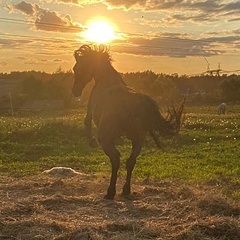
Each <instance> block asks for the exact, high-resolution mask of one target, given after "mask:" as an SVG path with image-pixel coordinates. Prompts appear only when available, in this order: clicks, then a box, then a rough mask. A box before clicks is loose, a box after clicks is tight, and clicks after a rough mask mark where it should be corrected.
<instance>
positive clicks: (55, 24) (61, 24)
mask: <svg viewBox="0 0 240 240" xmlns="http://www.w3.org/2000/svg"><path fill="white" fill-rule="evenodd" d="M12 9H14V10H18V11H20V12H22V13H23V14H26V15H28V16H29V17H28V21H29V20H30V21H31V22H34V23H35V29H36V30H43V31H53V32H80V31H82V28H81V26H79V24H77V23H74V22H73V21H72V18H71V16H70V15H66V16H60V15H59V14H58V13H57V12H55V11H49V10H46V9H43V8H41V7H40V6H38V5H36V4H32V3H27V2H25V1H22V2H20V3H18V4H16V5H13V6H12Z"/></svg>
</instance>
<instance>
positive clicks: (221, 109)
mask: <svg viewBox="0 0 240 240" xmlns="http://www.w3.org/2000/svg"><path fill="white" fill-rule="evenodd" d="M217 110H218V114H225V112H226V110H227V104H226V103H221V104H220V105H219V106H218V107H217Z"/></svg>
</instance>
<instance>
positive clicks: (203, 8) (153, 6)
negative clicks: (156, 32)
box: [105, 0, 240, 22]
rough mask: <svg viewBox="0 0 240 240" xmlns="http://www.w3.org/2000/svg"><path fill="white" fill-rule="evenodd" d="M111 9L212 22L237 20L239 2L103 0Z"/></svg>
mask: <svg viewBox="0 0 240 240" xmlns="http://www.w3.org/2000/svg"><path fill="white" fill-rule="evenodd" d="M105 3H106V4H107V5H108V6H109V5H110V6H111V7H112V8H113V7H120V6H122V7H125V8H134V7H138V8H139V7H141V9H142V10H144V11H155V12H169V18H171V17H172V18H174V19H177V20H179V21H194V22H204V21H205V22H207V21H210V22H213V21H216V20H219V18H226V17H227V20H229V21H231V20H232V19H233V21H234V19H235V21H236V19H237V20H238V18H239V17H238V15H239V14H240V1H225V0H200V1H199V0H193V1H192V0H161V1H160V0H132V1H128V0H120V1H119V0H105Z"/></svg>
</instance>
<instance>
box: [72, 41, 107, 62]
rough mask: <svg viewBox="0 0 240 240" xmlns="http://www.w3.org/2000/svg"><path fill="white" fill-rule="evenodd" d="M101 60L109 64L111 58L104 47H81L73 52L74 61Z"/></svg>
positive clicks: (101, 45)
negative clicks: (83, 58) (80, 59)
mask: <svg viewBox="0 0 240 240" xmlns="http://www.w3.org/2000/svg"><path fill="white" fill-rule="evenodd" d="M84 56H86V57H90V58H96V57H97V58H101V60H104V61H108V62H111V61H112V59H111V56H110V51H109V48H108V47H107V46H106V45H103V44H100V45H92V46H91V45H87V44H85V45H82V46H81V47H80V48H79V49H78V50H76V51H75V52H74V57H75V59H76V61H78V60H79V58H81V57H84Z"/></svg>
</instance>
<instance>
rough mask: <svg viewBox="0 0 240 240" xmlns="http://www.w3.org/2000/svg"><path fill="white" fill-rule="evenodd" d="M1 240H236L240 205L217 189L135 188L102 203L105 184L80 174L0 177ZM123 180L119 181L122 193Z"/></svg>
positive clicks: (163, 183)
mask: <svg viewBox="0 0 240 240" xmlns="http://www.w3.org/2000/svg"><path fill="white" fill-rule="evenodd" d="M0 182H1V183H0V197H1V205H0V210H1V212H0V239H9V240H11V239H25V240H30V239H31V240H32V239H44V240H45V239H50V240H51V239H52V240H104V239H110V240H122V239H126V240H132V239H134V240H135V239H137V240H138V239H139V240H140V239H141V240H145V239H146V240H147V239H158V240H193V239H194V240H200V239H201V240H202V239H204V240H214V239H221V240H239V239H240V202H239V201H233V200H232V199H228V198H226V197H224V196H222V195H221V194H220V191H219V189H217V188H216V186H209V185H206V186H200V185H197V186H191V185H189V186H183V185H181V184H180V183H177V182H171V181H160V182H155V183H148V184H144V183H140V182H139V183H133V186H132V187H133V191H134V192H133V195H132V198H131V200H126V199H123V198H122V197H121V196H120V195H117V196H116V198H115V200H113V201H108V200H104V199H103V196H104V193H105V191H106V189H107V184H108V180H107V179H105V178H103V177H96V176H90V175H84V174H82V175H81V174H80V175H79V174H77V175H75V176H74V177H71V178H56V177H50V176H48V175H41V176H35V177H26V178H22V179H14V178H10V177H0ZM122 185H123V181H122V180H121V179H120V180H119V181H118V186H117V188H118V190H119V192H120V190H121V186H122Z"/></svg>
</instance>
